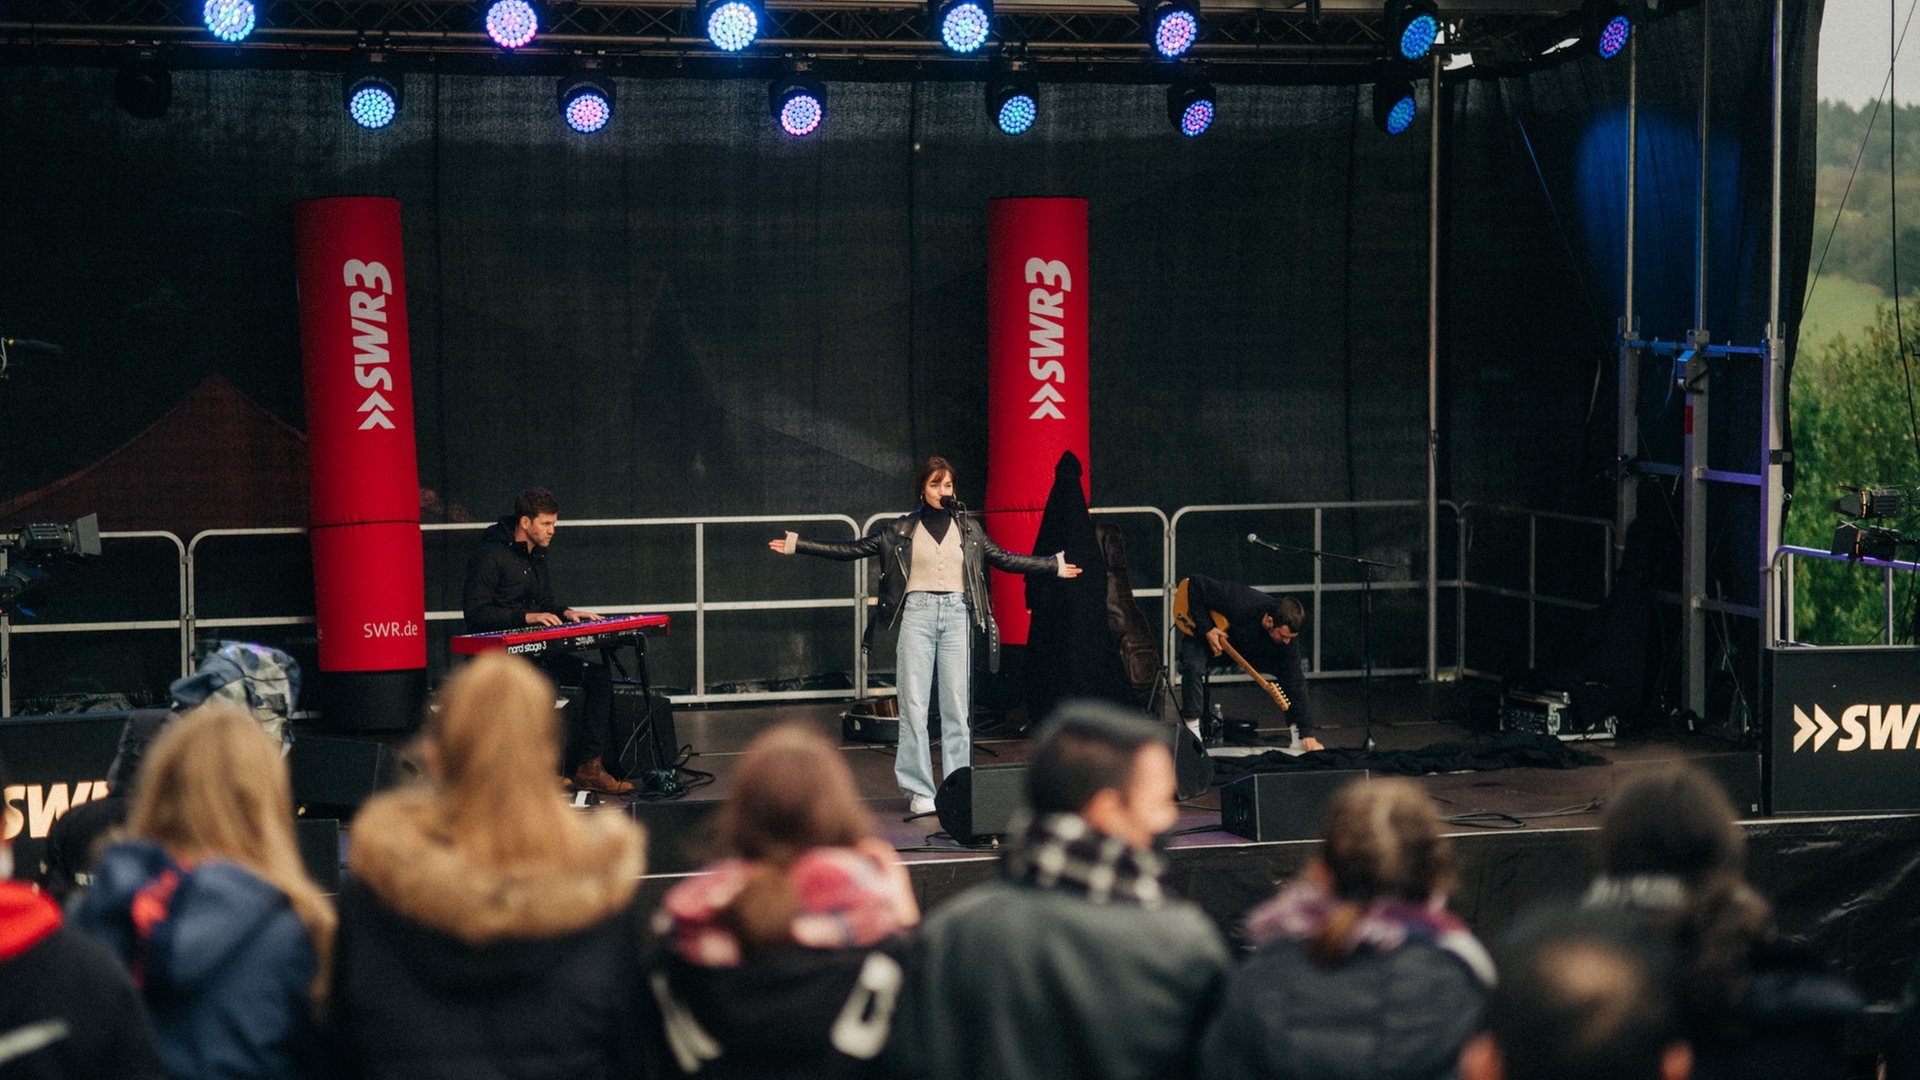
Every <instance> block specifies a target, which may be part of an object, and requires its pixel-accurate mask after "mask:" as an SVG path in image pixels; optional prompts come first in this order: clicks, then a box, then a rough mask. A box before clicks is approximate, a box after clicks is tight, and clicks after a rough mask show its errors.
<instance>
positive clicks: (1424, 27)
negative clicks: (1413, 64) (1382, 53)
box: [1385, 0, 1440, 60]
mask: <svg viewBox="0 0 1920 1080" xmlns="http://www.w3.org/2000/svg"><path fill="white" fill-rule="evenodd" d="M1385 17H1386V23H1387V40H1388V41H1389V42H1392V43H1393V47H1394V51H1395V52H1396V53H1397V54H1398V55H1399V57H1400V59H1402V60H1420V59H1424V58H1425V57H1426V55H1427V54H1428V53H1430V52H1432V51H1433V43H1434V41H1435V40H1436V39H1437V38H1438V37H1439V36H1440V14H1439V9H1437V8H1435V7H1434V5H1433V0H1387V6H1386V12H1385Z"/></svg>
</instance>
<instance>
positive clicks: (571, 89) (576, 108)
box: [554, 70, 613, 135]
mask: <svg viewBox="0 0 1920 1080" xmlns="http://www.w3.org/2000/svg"><path fill="white" fill-rule="evenodd" d="M554 98H555V100H556V102H557V103H558V104H559V106H560V119H562V120H565V121H566V122H567V126H568V127H570V128H572V129H573V130H575V131H577V132H579V133H580V134H582V135H591V134H593V133H594V132H596V131H599V130H600V129H601V128H603V127H606V126H607V124H608V123H610V122H611V121H612V120H613V81H612V80H611V79H606V78H602V77H600V76H599V75H598V74H597V73H595V72H592V71H584V70H583V71H578V72H575V73H573V74H571V75H564V76H562V77H561V79H560V81H559V83H558V84H556V85H555V87H554Z"/></svg>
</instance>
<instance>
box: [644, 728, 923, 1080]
mask: <svg viewBox="0 0 1920 1080" xmlns="http://www.w3.org/2000/svg"><path fill="white" fill-rule="evenodd" d="M719 832H720V841H721V844H722V845H723V848H724V849H725V850H727V851H729V852H731V853H732V856H731V857H729V858H726V859H723V860H721V861H720V862H717V863H714V864H713V865H711V866H709V867H707V868H706V871H705V872H704V873H702V874H701V875H699V876H697V877H691V878H688V879H687V880H685V881H683V882H681V883H680V884H678V885H676V886H674V887H673V889H672V891H670V892H668V893H667V896H666V900H665V902H664V903H663V905H662V907H661V910H660V913H659V914H658V915H657V916H656V917H655V928H656V929H657V930H658V931H659V932H660V936H661V938H662V939H663V941H664V943H665V947H664V948H663V949H662V962H661V964H660V966H659V968H658V970H656V972H655V973H654V976H653V987H654V993H655V995H656V996H657V997H658V998H659V1002H660V1007H661V1012H662V1014H663V1015H664V1016H665V1017H666V1021H665V1024H666V1038H667V1042H668V1044H669V1046H670V1048H671V1049H672V1051H673V1057H674V1059H675V1061H676V1063H677V1064H678V1066H679V1068H680V1070H681V1071H682V1072H683V1073H685V1074H687V1075H698V1076H702V1077H715V1078H732V1077H754V1078H768V1077H793V1078H795V1080H800V1078H807V1080H834V1078H837V1077H856V1076H868V1075H872V1074H873V1071H874V1062H875V1059H876V1058H877V1056H878V1055H879V1053H880V1051H881V1050H882V1049H883V1048H884V1047H885V1045H886V1042H887V1037H888V1032H889V1030H890V1028H891V1025H892V1019H893V1012H894V1005H895V1003H896V1001H897V1000H898V997H899V992H900V984H901V979H902V968H901V961H902V959H903V957H904V954H905V952H906V947H907V937H906V934H905V930H906V929H907V928H908V927H910V926H912V925H913V924H915V923H917V922H919V921H920V909H919V906H918V904H916V903H915V901H914V898H913V889H912V887H911V886H910V885H909V884H908V881H907V873H906V868H905V867H904V866H902V865H901V863H900V859H899V856H898V855H897V854H895V852H894V850H893V847H892V845H890V844H888V843H887V842H886V841H885V840H882V839H880V838H879V837H877V836H875V835H874V832H873V819H872V817H871V816H870V815H869V814H868V813H867V810H866V807H865V806H864V805H863V804H862V803H861V801H860V793H859V791H858V790H857V789H856V788H855V786H854V782H853V773H852V771H851V770H850V769H848V767H847V762H846V760H845V759H844V758H843V757H842V756H841V753H840V751H839V750H838V749H837V748H835V747H834V745H833V744H832V743H830V742H828V741H827V740H826V739H825V738H824V737H823V736H821V735H820V734H819V733H817V732H815V731H812V730H811V729H809V728H806V727H804V726H801V725H799V724H784V725H781V726H779V727H775V728H771V729H769V730H767V731H765V732H763V733H762V734H760V735H759V736H758V737H756V738H755V739H754V740H753V741H752V742H751V743H749V744H748V746H747V751H746V754H745V755H744V756H743V757H742V758H741V759H740V764H739V767H738V768H737V769H736V770H735V772H734V775H733V787H732V791H731V792H730V793H729V795H728V799H727V803H726V806H725V808H724V809H722V810H721V812H720V818H719Z"/></svg>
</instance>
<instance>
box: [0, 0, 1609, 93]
mask: <svg viewBox="0 0 1920 1080" xmlns="http://www.w3.org/2000/svg"><path fill="white" fill-rule="evenodd" d="M1574 2H1575V0H1479V2H1478V3H1475V0H1462V3H1463V4H1464V5H1465V6H1463V7H1462V8H1461V9H1460V10H1458V11H1455V10H1454V9H1452V8H1450V7H1447V6H1444V5H1443V8H1442V21H1443V24H1444V26H1445V28H1446V29H1445V32H1444V33H1443V38H1442V40H1443V45H1442V46H1441V47H1442V49H1443V50H1453V51H1461V50H1465V49H1468V48H1471V47H1473V42H1474V41H1476V40H1478V41H1480V42H1482V43H1483V47H1486V48H1491V49H1492V51H1493V52H1494V53H1495V54H1496V55H1506V54H1507V53H1509V52H1513V53H1515V54H1516V55H1517V54H1519V53H1520V52H1521V51H1523V46H1522V45H1521V44H1520V41H1521V39H1522V38H1524V37H1526V36H1527V35H1530V34H1531V35H1534V36H1538V33H1539V29H1540V28H1541V27H1542V26H1545V25H1549V24H1552V23H1554V22H1555V21H1561V22H1564V21H1565V19H1567V18H1568V17H1569V16H1568V13H1567V9H1568V7H1569V6H1570V5H1572V4H1573V3H1574ZM1336 5H1337V6H1336ZM696 12H697V8H696V7H695V6H694V4H692V3H680V4H668V3H657V2H652V3H621V2H617V0H612V2H609V0H600V2H593V0H589V2H583V3H554V4H549V5H548V6H547V7H546V8H545V10H544V12H543V25H542V27H541V33H540V35H539V37H537V38H535V39H534V41H533V42H532V43H531V44H529V45H528V46H526V47H524V48H522V49H520V50H518V51H517V52H515V53H512V54H507V53H504V52H503V51H502V50H500V49H498V48H496V47H495V46H494V45H493V44H492V42H490V41H489V40H488V39H487V37H486V36H485V34H484V33H483V32H482V31H481V29H480V26H479V23H480V16H479V11H478V7H477V6H476V4H474V3H464V2H453V3H450V2H435V0H269V2H267V3H265V4H264V5H263V7H262V14H261V25H260V28H259V29H258V30H256V31H255V33H254V34H253V35H252V36H251V37H249V38H248V39H247V40H246V41H244V42H241V43H238V44H224V43H220V42H216V41H213V40H211V39H210V38H209V37H208V35H207V34H206V32H205V30H204V29H203V28H202V27H201V26H200V23H199V18H198V4H197V0H17V2H16V3H15V4H13V5H12V6H11V8H10V11H9V13H8V18H7V19H6V20H5V21H0V64H14V65H19V64H117V63H120V62H121V60H122V59H123V57H124V56H125V55H126V51H127V49H128V48H129V47H134V48H146V49H156V50H161V51H162V52H163V53H164V57H165V61H166V62H167V63H168V64H170V65H173V66H176V67H240V68H315V69H320V70H328V69H338V68H341V67H343V66H344V64H345V58H346V54H347V53H348V51H349V50H351V49H353V48H354V47H356V46H366V47H375V48H380V49H383V50H385V51H387V52H388V53H389V54H390V55H392V56H394V57H396V58H397V59H399V60H400V61H401V62H403V63H406V64H408V65H409V66H413V67H416V68H418V67H423V66H430V67H431V68H432V69H434V70H440V71H447V72H450V73H481V74H488V73H491V74H532V73H543V72H559V71H562V70H565V69H566V68H568V67H569V66H572V65H575V64H577V63H579V62H580V61H581V60H582V59H583V58H589V59H591V61H592V62H593V63H594V64H596V65H598V66H599V67H600V68H601V69H602V70H604V71H606V72H607V73H608V74H614V75H636V76H642V75H644V76H657V75H663V74H664V75H676V74H677V75H685V76H692V77H728V76H738V77H766V76H767V75H769V74H770V73H772V72H774V71H777V70H779V69H780V68H782V67H783V66H785V65H788V64H792V63H795V62H798V63H802V64H805V65H807V66H809V67H811V68H813V69H814V70H815V71H816V72H817V73H818V74H820V75H821V76H822V77H825V78H829V79H846V80H857V81H858V80H896V79H921V78H926V79H941V78H950V79H978V78H980V77H981V73H982V71H983V70H984V69H985V67H986V65H988V64H990V63H992V62H994V61H996V60H1006V59H1013V60H1020V61H1024V62H1026V63H1027V64H1029V65H1031V67H1032V70H1033V72H1034V74H1035V75H1036V76H1037V77H1039V78H1041V79H1043V80H1046V81H1054V82H1064V81H1093V82H1157V81H1165V80H1167V79H1168V78H1170V77H1171V76H1172V75H1173V74H1174V73H1175V72H1176V71H1189V70H1195V69H1198V70H1203V71H1204V72H1205V73H1206V74H1207V75H1208V77H1210V78H1212V79H1214V80H1216V81H1220V82H1251V83H1342V82H1367V81H1372V80H1373V79H1374V78H1375V77H1376V75H1377V71H1378V69H1379V66H1380V63H1381V61H1380V57H1381V55H1382V51H1383V48H1384V43H1383V40H1382V38H1383V33H1384V26H1383V18H1382V14H1381V9H1380V8H1379V7H1378V6H1377V5H1374V4H1371V3H1363V2H1359V0H1291V2H1287V0H1283V2H1282V3H1281V4H1280V5H1279V6H1267V7H1262V6H1250V5H1246V4H1244V3H1243V4H1242V6H1238V7H1233V6H1228V7H1218V8H1216V7H1214V6H1211V5H1208V6H1204V7H1203V10H1202V17H1203V19H1204V23H1203V30H1202V33H1201V38H1200V41H1199V43H1198V44H1197V45H1196V46H1195V47H1194V49H1193V51H1192V52H1191V53H1190V54H1189V55H1188V57H1187V58H1185V59H1183V60H1182V61H1180V62H1179V63H1177V64H1176V63H1172V62H1168V61H1163V60H1159V59H1158V58H1157V57H1156V56H1155V55H1154V54H1153V53H1152V51H1151V49H1150V47H1149V46H1148V44H1147V36H1146V30H1145V22H1146V20H1145V18H1144V16H1143V15H1142V13H1141V10H1140V8H1139V7H1137V6H1135V5H1134V4H1133V3H1131V2H1128V0H1104V2H1102V0H1083V2H1081V3H1077V4H1074V3H1061V4H1048V3H1034V2H1027V3H1021V2H1018V0H1008V2H1004V3H1002V4H1001V5H999V6H998V8H997V11H996V14H995V16H994V33H993V42H994V44H993V45H991V46H989V47H988V48H987V49H984V50H982V54H984V55H975V56H969V57H959V56H954V55H952V54H949V53H948V52H946V50H944V49H943V48H941V47H940V45H939V44H938V42H937V40H935V35H934V33H933V30H932V25H931V22H932V20H931V18H930V16H929V14H928V11H927V7H926V6H925V5H924V4H922V3H915V2H912V0H905V2H901V0H891V2H890V0H869V2H866V3H857V2H835V0H774V2H772V3H769V4H768V5H767V12H766V16H767V18H766V26H765V27H764V29H763V33H762V36H761V38H760V39H759V40H758V41H757V42H756V43H755V44H754V45H753V46H752V47H751V48H749V49H748V50H747V51H746V52H745V53H743V54H738V55H735V54H726V53H721V52H718V51H717V50H715V49H714V48H713V47H712V46H711V45H709V44H708V43H707V41H706V40H705V38H704V36H702V35H701V34H700V33H699V31H698V29H697V25H696V24H697V21H698V20H697V14H696Z"/></svg>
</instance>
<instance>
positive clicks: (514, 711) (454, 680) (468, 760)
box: [428, 654, 588, 867]
mask: <svg viewBox="0 0 1920 1080" xmlns="http://www.w3.org/2000/svg"><path fill="white" fill-rule="evenodd" d="M554 693H555V691H554V686H553V683H552V681H551V680H549V679H548V678H547V677H546V675H544V674H542V673H541V671H540V670H539V669H538V668H536V667H534V666H533V665H532V664H530V663H528V662H527V661H525V660H522V659H521V658H519V657H517V656H508V655H505V654H493V655H488V656H480V657H476V658H474V660H473V661H472V662H470V663H468V664H467V665H466V666H465V667H462V668H461V669H460V670H459V671H456V672H454V674H453V675H452V676H451V677H449V678H448V679H447V681H446V683H445V684H444V685H443V686H442V687H441V689H440V695H439V702H440V712H439V715H438V716H437V717H435V718H434V719H433V721H432V722H431V724H430V725H429V733H428V737H429V738H430V739H431V740H432V742H433V744H434V748H435V751H436V753H437V756H438V761H439V778H438V779H439V782H440V796H439V799H438V812H439V816H440V825H441V827H442V828H443V830H444V831H445V833H446V835H447V836H448V838H449V842H450V843H451V844H452V846H453V848H454V849H455V850H457V851H459V852H461V853H462V854H464V855H466V856H467V857H468V858H470V859H472V860H473V861H474V862H476V863H478V864H480V865H482V866H487V867H506V866H510V865H513V864H516V863H522V862H530V861H531V862H549V861H555V862H566V861H568V860H569V859H572V858H575V857H579V856H581V855H584V853H585V850H586V848H587V847H588V834H587V831H586V829H585V828H584V826H583V825H582V822H581V821H580V819H579V817H578V816H577V815H576V814H575V813H574V812H573V811H571V810H569V809H568V808H567V805H566V802H565V800H563V799H561V798H560V791H559V788H558V786H557V782H556V781H555V779H554V769H555V767H556V766H557V765H558V764H559V759H560V718H559V713H558V712H557V711H556V709H555V708H554Z"/></svg>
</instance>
